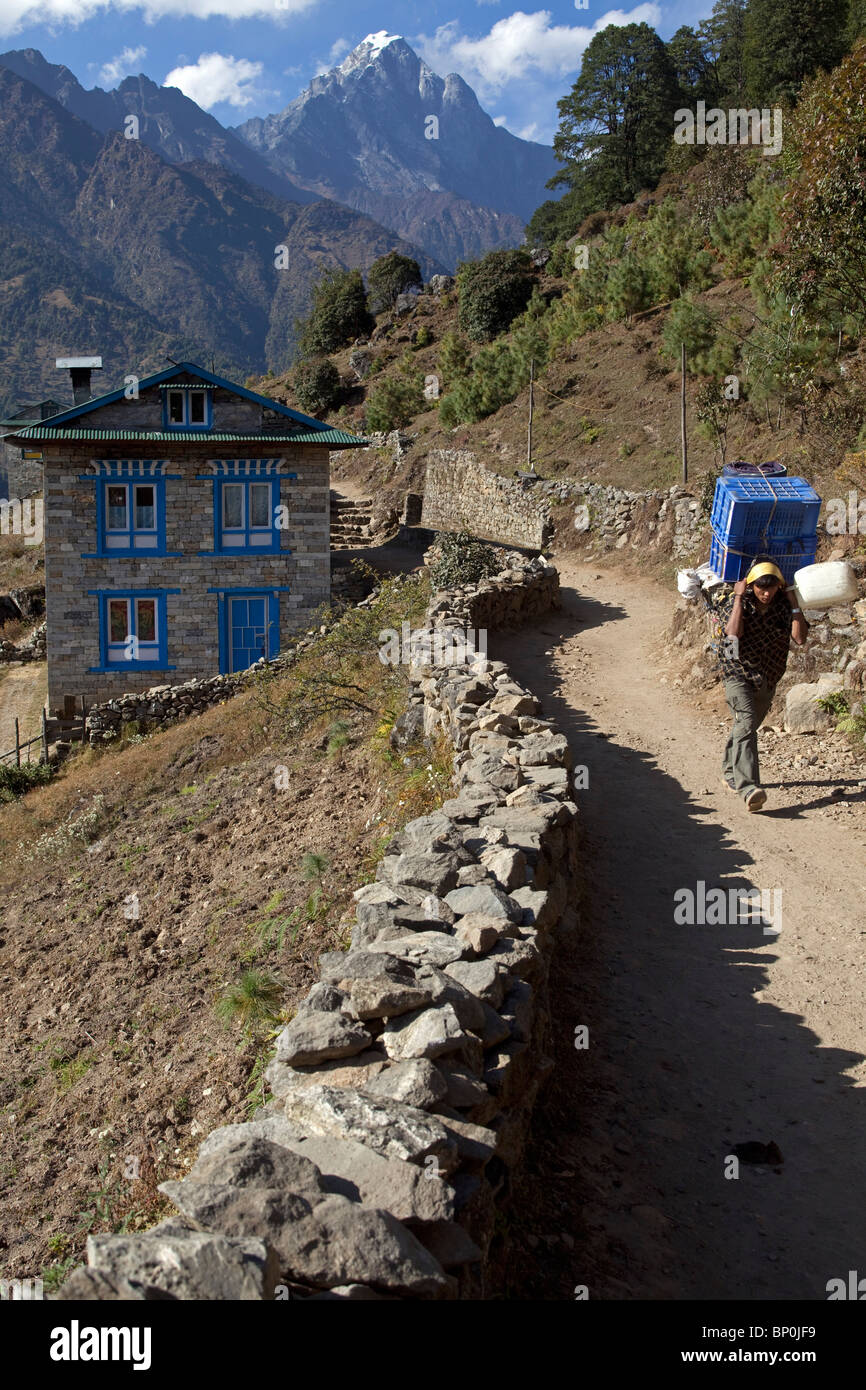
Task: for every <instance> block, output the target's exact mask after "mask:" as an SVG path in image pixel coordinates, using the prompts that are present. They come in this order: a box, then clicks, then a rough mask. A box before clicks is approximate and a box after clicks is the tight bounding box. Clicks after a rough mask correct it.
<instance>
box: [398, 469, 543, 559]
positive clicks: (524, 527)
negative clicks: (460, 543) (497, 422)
mask: <svg viewBox="0 0 866 1390" xmlns="http://www.w3.org/2000/svg"><path fill="white" fill-rule="evenodd" d="M536 486H537V485H536V484H532V483H529V484H526V485H524V484H523V483H521V482H519V481H518V480H513V481H512V480H511V479H510V478H503V477H502V476H501V475H500V474H499V473H492V472H491V471H490V470H489V469H487V468H485V467H484V465H483V464H482V463H479V462H478V460H477V459H476V458H475V455H474V454H472V453H469V452H468V451H466V450H460V449H434V450H433V451H432V452H431V454H430V457H429V459H428V462H427V475H426V479H425V483H424V505H423V509H422V513H421V525H422V526H428V527H430V528H432V529H433V530H436V531H469V532H471V534H472V535H473V536H481V537H483V538H484V539H488V540H495V541H498V542H499V543H500V544H502V545H520V546H525V547H526V548H527V549H530V550H541V548H542V546H544V545H545V544H546V543H547V541H548V540H549V539H550V536H551V534H552V527H551V522H550V514H549V511H548V509H547V506H546V504H545V503H544V501H542V500H540V499H539V498H538V497H537V496H536V495H535V492H534V488H535V487H536Z"/></svg>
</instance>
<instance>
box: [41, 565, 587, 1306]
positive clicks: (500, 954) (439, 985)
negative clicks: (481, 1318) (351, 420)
mask: <svg viewBox="0 0 866 1390" xmlns="http://www.w3.org/2000/svg"><path fill="white" fill-rule="evenodd" d="M558 602H559V600H558V576H557V574H556V571H555V570H554V569H553V567H552V566H550V565H549V564H547V563H546V562H545V561H544V560H543V559H537V560H527V559H526V558H525V557H522V556H520V555H518V554H516V553H513V554H511V555H509V556H508V557H507V567H506V569H505V570H504V571H503V573H502V574H500V575H498V576H495V577H494V578H492V579H488V580H485V581H484V583H483V584H482V585H480V586H479V587H478V588H477V589H460V590H449V591H447V592H442V593H438V594H436V595H435V596H434V597H433V599H432V601H431V604H430V608H429V611H428V623H427V630H428V632H429V634H430V635H429V641H430V644H431V645H432V644H433V632H434V629H436V628H439V627H452V628H455V629H462V628H463V627H464V626H466V625H472V626H479V625H480V626H486V625H489V626H490V627H493V626H503V625H512V624H516V623H519V622H521V621H532V620H533V619H535V618H537V617H538V616H539V614H540V613H542V612H544V611H546V610H547V609H548V608H550V607H551V606H557V605H558ZM410 678H411V690H410V703H409V706H408V709H407V712H406V713H405V714H404V715H403V716H402V718H401V720H400V721H398V726H397V728H396V729H395V738H396V740H397V741H398V742H399V740H400V739H401V737H405V740H406V742H407V743H409V742H412V741H413V739H414V738H415V737H417V730H419V728H421V727H423V729H424V731H425V732H426V734H427V735H428V736H432V735H434V734H437V733H439V732H440V731H441V733H443V734H444V735H445V736H446V737H447V738H449V739H450V740H451V741H452V743H453V745H454V749H455V768H456V772H455V786H454V794H453V796H452V797H451V798H450V799H449V800H447V801H446V802H445V803H444V805H443V806H442V808H441V810H439V811H436V812H434V813H432V814H431V815H427V816H424V817H421V818H420V819H418V820H415V821H412V822H410V823H409V824H408V825H406V826H405V827H404V828H403V829H402V830H401V831H400V832H399V833H398V834H397V835H396V836H394V837H393V839H392V840H391V842H390V843H389V845H388V846H387V849H386V851H385V854H384V857H383V858H382V860H381V862H380V863H379V866H378V868H377V872H376V879H375V882H372V883H369V884H367V885H365V886H364V887H362V888H359V889H358V890H357V891H356V892H355V895H354V897H355V908H354V913H353V919H352V923H351V947H350V949H349V951H348V952H345V953H344V952H328V953H326V954H324V955H323V956H322V957H321V959H320V962H319V970H320V978H319V980H318V982H317V983H316V984H315V985H314V986H313V988H312V989H311V990H310V992H309V994H308V995H307V997H306V998H305V999H304V1001H303V1002H302V1004H301V1005H300V1006H299V1008H298V1010H297V1013H296V1015H295V1017H294V1019H293V1020H292V1021H291V1023H289V1024H288V1025H287V1026H286V1027H285V1028H284V1029H283V1030H282V1032H281V1033H280V1035H279V1038H278V1041H277V1047H276V1053H275V1056H274V1059H273V1060H272V1062H271V1063H270V1065H269V1067H268V1069H267V1072H266V1076H267V1079H268V1081H269V1083H270V1086H271V1090H272V1093H273V1099H272V1100H270V1101H269V1102H268V1103H267V1104H266V1105H265V1106H263V1107H262V1108H261V1109H260V1110H259V1111H258V1112H257V1114H256V1116H255V1118H254V1119H253V1120H252V1121H251V1122H249V1123H246V1124H236V1125H227V1126H225V1127H223V1128H221V1129H217V1130H215V1131H214V1132H213V1133H212V1134H211V1135H210V1136H209V1137H208V1138H207V1139H206V1140H205V1142H204V1143H203V1144H202V1147H201V1149H200V1150H199V1154H198V1158H197V1160H196V1163H195V1165H194V1166H193V1168H192V1169H191V1171H190V1172H189V1174H188V1175H187V1177H186V1178H185V1179H184V1180H183V1181H181V1182H169V1183H164V1184H162V1188H161V1190H162V1191H163V1192H164V1193H166V1194H167V1195H168V1196H169V1197H170V1198H171V1200H172V1202H173V1203H174V1204H175V1206H176V1207H177V1208H178V1211H179V1213H180V1215H179V1216H177V1217H171V1218H169V1219H168V1220H166V1221H163V1222H161V1223H160V1224H159V1225H158V1226H157V1227H155V1228H154V1229H153V1230H152V1231H150V1232H146V1233H143V1234H139V1235H120V1236H116V1235H114V1236H113V1235H99V1236H91V1237H90V1238H89V1239H88V1245H87V1250H88V1266H87V1267H86V1268H81V1269H79V1270H77V1271H75V1272H74V1273H73V1274H72V1276H71V1277H70V1279H69V1280H68V1281H67V1283H66V1285H65V1286H64V1288H63V1289H62V1291H61V1293H60V1294H59V1297H60V1298H61V1299H71V1300H72V1299H102V1298H112V1299H113V1298H121V1299H149V1298H160V1297H163V1298H164V1297H165V1296H166V1295H168V1296H170V1297H175V1298H181V1299H254V1300H261V1299H272V1298H274V1297H277V1298H287V1297H294V1298H313V1299H329V1300H334V1299H382V1298H385V1299H406V1298H415V1299H455V1298H462V1299H467V1298H471V1299H480V1298H485V1297H487V1296H490V1295H492V1294H495V1293H496V1277H495V1276H496V1270H497V1268H498V1263H499V1261H500V1260H501V1257H502V1253H503V1252H502V1251H501V1249H500V1248H499V1244H498V1241H497V1239H496V1238H495V1235H494V1230H495V1224H496V1212H497V1206H498V1204H499V1203H501V1202H503V1201H505V1200H506V1199H507V1197H508V1194H509V1190H510V1187H511V1180H512V1174H513V1172H514V1169H515V1167H516V1165H517V1164H519V1162H520V1158H521V1152H522V1149H523V1145H524V1141H525V1138H526V1136H527V1133H528V1129H529V1125H530V1120H531V1116H532V1109H533V1104H534V1101H535V1097H536V1094H537V1091H538V1088H539V1086H540V1084H541V1082H542V1081H543V1079H544V1077H545V1076H546V1075H547V1073H548V1072H549V1070H550V1068H551V1066H552V1065H553V1064H552V1062H551V1060H550V1058H549V1056H548V1050H549V1049H548V1045H547V1039H548V1034H549V1017H548V1001H547V977H548V969H549V964H550V957H551V952H552V946H553V941H554V936H555V932H556V930H557V928H558V927H566V928H573V927H574V926H575V925H576V914H575V912H574V909H573V907H572V906H571V904H572V902H573V899H574V888H575V884H576V878H577V873H578V858H577V807H576V805H575V804H574V802H573V800H572V789H571V781H570V772H569V767H570V755H569V749H568V745H567V743H566V740H565V738H564V737H563V735H562V734H560V733H558V732H557V730H556V728H555V727H554V726H553V724H552V723H551V721H550V720H547V719H544V718H543V717H542V711H541V710H540V708H539V706H538V702H537V700H536V699H535V698H534V696H532V695H531V694H530V693H529V692H528V691H527V690H525V689H524V688H522V687H521V686H519V685H518V684H516V683H515V682H514V681H513V680H512V679H511V677H510V676H509V673H508V670H507V668H506V666H505V665H504V663H502V662H495V661H487V660H486V659H484V658H483V657H480V656H479V657H477V658H474V659H472V660H471V661H467V662H466V663H464V664H462V665H459V666H452V667H448V668H443V667H433V666H431V665H426V666H425V665H421V664H419V665H417V666H415V667H413V668H412V669H411V673H410Z"/></svg>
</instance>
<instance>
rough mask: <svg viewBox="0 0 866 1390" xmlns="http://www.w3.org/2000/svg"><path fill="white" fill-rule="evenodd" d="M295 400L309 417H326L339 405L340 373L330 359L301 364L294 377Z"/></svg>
mask: <svg viewBox="0 0 866 1390" xmlns="http://www.w3.org/2000/svg"><path fill="white" fill-rule="evenodd" d="M292 386H293V388H294V392H295V398H296V400H297V402H298V405H299V406H300V408H301V410H303V411H304V412H305V413H306V414H308V415H324V414H326V413H327V412H328V411H329V410H331V409H332V408H333V407H334V406H335V405H336V403H337V400H338V399H339V395H340V373H339V372H338V371H337V368H336V367H335V366H334V364H333V362H332V361H331V360H330V358H328V357H310V358H308V359H307V360H306V361H304V362H299V363H298V365H297V367H296V368H295V371H294V374H293V377H292Z"/></svg>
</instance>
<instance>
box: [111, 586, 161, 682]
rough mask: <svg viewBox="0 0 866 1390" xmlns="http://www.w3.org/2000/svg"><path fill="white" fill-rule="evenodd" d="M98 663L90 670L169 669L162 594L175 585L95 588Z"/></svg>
mask: <svg viewBox="0 0 866 1390" xmlns="http://www.w3.org/2000/svg"><path fill="white" fill-rule="evenodd" d="M91 592H92V593H93V594H94V595H95V597H96V599H97V602H98V612H99V665H98V666H93V667H91V668H90V669H91V670H92V671H130V670H136V671H173V670H174V669H175V668H174V667H173V666H169V665H168V628H167V620H166V596H167V595H168V594H170V593H171V594H177V593H180V590H179V589H99V590H92V591H91Z"/></svg>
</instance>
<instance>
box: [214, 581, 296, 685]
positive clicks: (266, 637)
mask: <svg viewBox="0 0 866 1390" xmlns="http://www.w3.org/2000/svg"><path fill="white" fill-rule="evenodd" d="M210 592H211V593H216V595H217V624H218V628H219V648H220V675H226V674H228V673H229V672H231V671H245V670H247V668H248V667H250V666H254V665H255V663H256V662H257V661H259V660H261V658H262V657H265V658H266V659H267V660H268V661H272V660H273V658H274V657H275V656H276V655H277V654H278V652H279V650H280V594H281V593H288V592H289V590H288V587H287V586H281V587H280V588H277V589H216V590H214V589H211V590H210Z"/></svg>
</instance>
